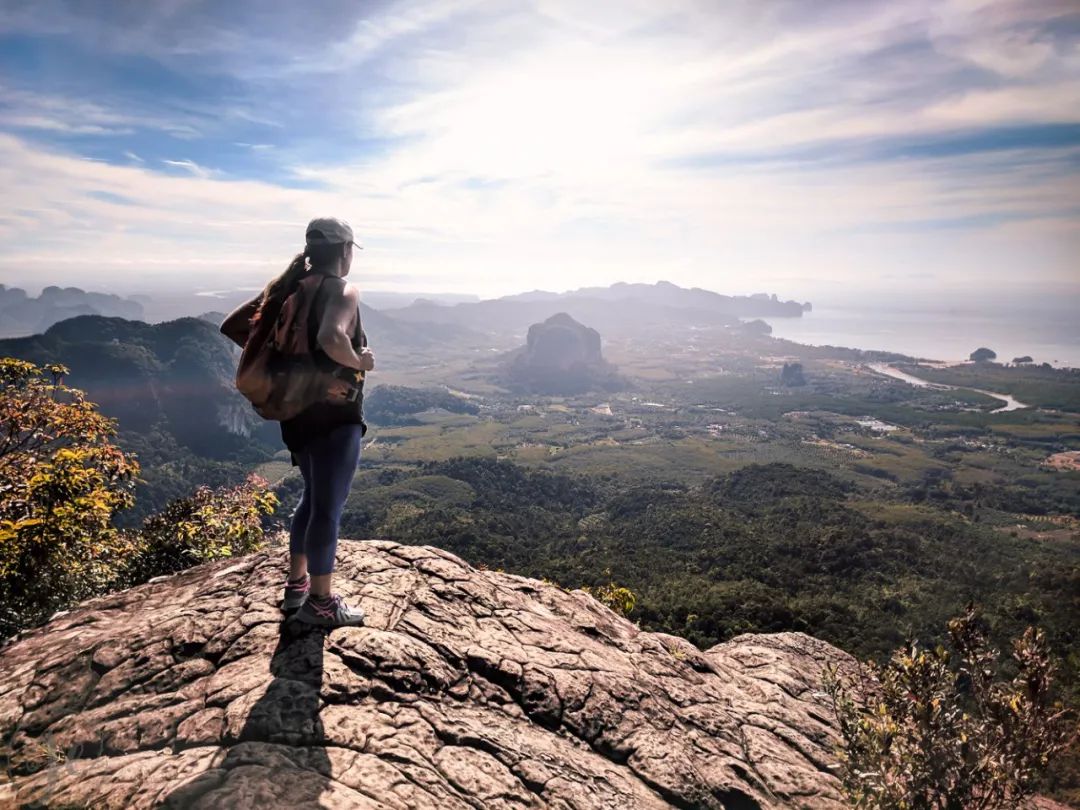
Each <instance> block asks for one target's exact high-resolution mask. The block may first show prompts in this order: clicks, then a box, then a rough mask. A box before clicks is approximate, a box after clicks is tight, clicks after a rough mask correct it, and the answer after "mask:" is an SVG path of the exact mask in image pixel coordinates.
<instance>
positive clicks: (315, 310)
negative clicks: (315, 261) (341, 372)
mask: <svg viewBox="0 0 1080 810" xmlns="http://www.w3.org/2000/svg"><path fill="white" fill-rule="evenodd" d="M320 275H322V278H321V279H319V284H318V286H316V287H315V292H314V293H312V295H311V310H310V311H309V312H308V349H309V351H310V352H311V354H312V356H313V357H314V358H315V359H316V362H317V361H318V359H319V357H320V356H322V357H326V352H324V351H323V350H322V347H320V346H319V293H320V292H322V286H323V284H325V283H326V279H327V278H328V276H326V275H325V274H320ZM327 359H328V360H329V359H330V358H329V357H327Z"/></svg>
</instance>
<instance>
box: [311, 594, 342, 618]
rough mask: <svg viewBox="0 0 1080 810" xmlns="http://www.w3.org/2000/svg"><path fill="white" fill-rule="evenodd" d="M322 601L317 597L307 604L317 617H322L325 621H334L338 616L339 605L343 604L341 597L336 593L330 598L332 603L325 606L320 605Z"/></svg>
mask: <svg viewBox="0 0 1080 810" xmlns="http://www.w3.org/2000/svg"><path fill="white" fill-rule="evenodd" d="M321 601H322V600H321V599H319V598H318V597H316V598H315V599H308V601H307V603H308V605H309V606H310V607H311V609H312V610H313V611H315V615H316V616H322V617H323V618H325V619H332V618H334V617H335V616H336V615H337V609H338V605H340V604H341V597H340V596H338V595H337V594H336V593H335V594H332V595H331V596H330V601H329V602H327V603H326V604H325V605H320V604H319V602H321Z"/></svg>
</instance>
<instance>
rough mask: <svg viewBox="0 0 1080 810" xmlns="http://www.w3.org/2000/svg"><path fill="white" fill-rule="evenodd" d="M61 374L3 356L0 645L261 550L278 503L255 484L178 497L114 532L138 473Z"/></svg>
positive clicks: (109, 425)
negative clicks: (210, 563)
mask: <svg viewBox="0 0 1080 810" xmlns="http://www.w3.org/2000/svg"><path fill="white" fill-rule="evenodd" d="M66 373H67V369H66V368H64V367H63V366H58V365H52V366H45V367H38V366H35V365H33V364H32V363H27V362H24V361H22V360H14V359H11V358H0V639H2V638H6V637H8V636H10V635H12V634H14V633H16V632H18V631H19V630H20V629H23V628H25V627H29V626H33V625H34V624H38V623H40V622H42V621H44V620H46V619H47V618H48V617H49V616H50V615H51V614H52V613H53V612H55V611H57V610H60V609H62V608H66V607H68V606H70V605H72V604H74V603H76V602H79V601H81V600H83V599H86V598H89V597H91V596H96V595H99V594H102V593H105V592H107V591H109V590H111V589H114V588H116V587H128V586H131V585H136V584H138V583H140V582H144V581H145V580H146V579H148V578H150V577H152V576H155V575H158V574H168V573H173V572H175V571H179V570H181V569H183V568H187V567H188V566H191V565H194V564H196V563H199V562H204V561H206V560H212V559H217V558H219V557H228V556H233V555H238V554H246V553H248V552H250V551H254V550H256V549H257V548H259V547H260V545H261V544H262V539H263V532H262V525H261V518H262V516H263V515H266V514H270V513H271V512H273V511H274V507H275V506H276V504H277V499H276V497H275V496H274V495H273V494H272V493H271V492H270V491H269V490H268V485H267V483H266V482H265V481H263V480H261V479H259V478H257V477H254V476H253V477H250V478H248V480H247V481H246V482H245V483H243V484H241V485H240V486H237V487H232V488H227V487H222V488H219V489H210V488H209V487H201V488H199V489H198V490H197V491H196V492H195V493H194V495H192V496H190V497H186V498H178V499H175V500H173V501H172V502H170V503H169V504H168V505H167V506H166V507H165V509H164V510H163V511H162V512H161V513H160V514H158V515H155V516H152V517H150V518H148V519H147V520H146V521H145V522H144V523H143V525H142V527H141V529H138V530H124V529H119V528H117V526H116V525H115V520H114V518H115V516H116V514H117V513H118V512H120V511H122V510H125V509H128V508H130V507H131V506H132V505H133V502H134V496H133V493H132V488H133V485H134V481H135V477H136V476H137V475H138V472H139V465H138V463H137V462H136V461H135V459H134V458H133V457H131V456H129V455H127V454H126V453H124V452H123V451H122V450H120V449H119V448H117V447H116V446H114V445H113V444H112V442H111V440H112V439H113V437H114V436H115V435H116V425H115V422H114V421H113V420H111V419H109V418H107V417H105V416H103V415H102V414H100V413H99V412H98V411H97V408H96V406H95V405H94V404H93V403H91V402H87V401H86V398H85V395H84V394H83V392H82V391H79V390H77V389H74V388H69V387H67V386H66V385H64V384H63V382H62V380H63V376H64V375H65V374H66Z"/></svg>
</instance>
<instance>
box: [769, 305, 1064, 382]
mask: <svg viewBox="0 0 1080 810" xmlns="http://www.w3.org/2000/svg"><path fill="white" fill-rule="evenodd" d="M762 320H764V321H766V322H767V323H768V324H769V325H770V326H771V327H772V329H773V331H772V334H773V337H776V338H783V339H785V340H791V341H794V342H795V343H802V344H806V345H810V346H843V347H846V348H851V349H863V350H866V351H870V350H881V351H890V352H898V353H901V354H907V355H911V356H913V357H920V358H925V359H928V360H940V361H946V362H959V361H962V360H967V359H968V358H969V355H970V354H971V353H972V352H973V351H975V350H976V349H978V348H980V347H983V346H985V347H986V348H988V349H992V350H993V351H995V352H996V353H997V360H998V362H1002V363H1007V362H1011V361H1012V359H1013V358H1014V357H1023V356H1025V355H1027V356H1030V357H1031V358H1032V360H1033V361H1034V362H1035V363H1044V362H1046V363H1049V364H1050V365H1052V366H1055V367H1057V368H1080V318H1078V317H1077V315H1076V312H1075V310H1072V309H1070V308H1067V307H1064V306H1062V307H1054V306H1045V307H1041V308H1029V307H1022V308H1009V307H1007V306H1004V305H1003V306H997V307H992V308H991V307H979V308H978V309H977V310H976V309H970V310H965V309H958V308H955V307H950V308H947V309H946V308H941V309H932V308H918V309H915V308H912V309H889V308H884V307H868V306H866V305H842V306H837V305H834V306H818V305H816V304H815V306H814V309H813V310H812V311H811V312H806V313H803V316H802V317H801V318H763V319H762Z"/></svg>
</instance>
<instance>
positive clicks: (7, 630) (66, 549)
mask: <svg viewBox="0 0 1080 810" xmlns="http://www.w3.org/2000/svg"><path fill="white" fill-rule="evenodd" d="M66 373H67V369H65V368H64V367H63V366H56V365H54V366H47V367H45V368H39V367H37V366H35V365H33V364H32V363H27V362H24V361H21V360H14V359H12V358H0V637H4V636H7V635H10V634H11V633H13V632H15V631H16V630H17V629H18V628H19V627H22V626H26V625H27V624H32V623H35V622H38V621H41V620H43V619H44V618H47V617H48V615H49V614H50V613H52V612H53V611H55V610H57V609H59V608H60V607H63V606H66V605H68V604H70V603H71V602H73V601H77V600H79V599H84V598H86V597H88V596H91V595H93V594H95V593H97V592H99V591H100V590H101V589H102V588H103V587H105V586H106V584H107V583H108V581H109V580H110V579H111V577H112V575H113V572H114V571H115V569H116V566H117V564H118V561H119V560H122V559H124V558H126V557H127V556H128V555H130V554H131V552H132V551H133V546H132V540H131V538H129V537H127V536H126V535H124V534H123V533H121V532H119V531H118V530H116V529H115V528H114V527H113V526H112V523H111V520H112V516H113V513H114V512H116V511H118V510H121V509H125V508H127V507H129V506H130V505H131V503H132V500H133V498H132V492H131V488H132V485H133V481H134V478H135V476H136V475H137V473H138V470H139V466H138V464H137V463H136V462H135V460H134V459H132V458H131V457H129V456H127V455H125V454H124V453H123V452H122V451H121V450H119V449H118V448H117V447H115V446H114V445H113V444H112V443H111V439H112V438H113V436H115V434H116V429H115V423H114V422H113V421H112V420H111V419H108V418H106V417H104V416H102V415H101V414H100V413H98V412H97V410H96V407H95V406H94V405H93V404H92V403H90V402H87V401H86V399H85V398H84V396H83V393H82V392H81V391H78V390H76V389H73V388H68V387H67V386H65V385H64V384H63V382H62V379H63V376H64V374H66Z"/></svg>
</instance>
